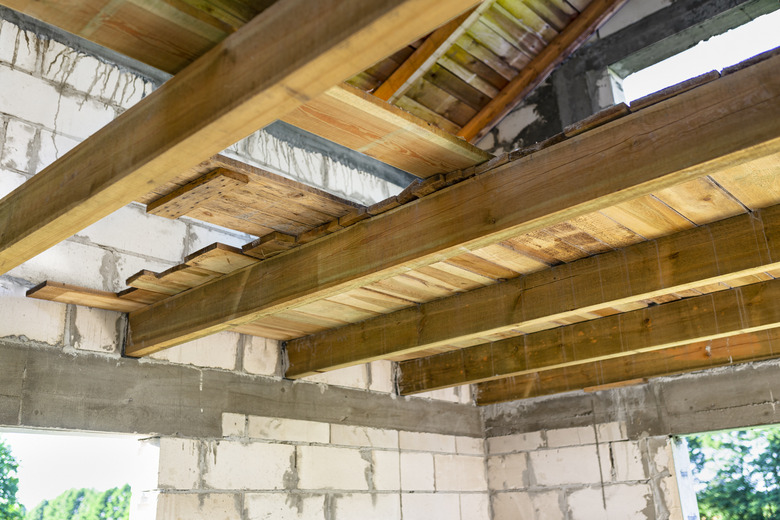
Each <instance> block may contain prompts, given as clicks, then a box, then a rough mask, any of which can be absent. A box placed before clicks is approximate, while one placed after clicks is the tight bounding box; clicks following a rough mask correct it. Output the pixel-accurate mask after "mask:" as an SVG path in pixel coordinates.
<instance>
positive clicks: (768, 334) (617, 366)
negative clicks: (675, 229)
mask: <svg viewBox="0 0 780 520" xmlns="http://www.w3.org/2000/svg"><path fill="white" fill-rule="evenodd" d="M779 353H780V329H777V328H775V329H769V330H765V331H760V332H754V333H750V334H740V335H736V336H730V337H727V338H721V339H716V340H712V341H705V342H699V343H693V344H690V345H682V346H679V347H673V348H669V349H665V350H661V351H654V352H646V353H641V354H635V355H633V356H626V357H619V358H614V359H608V360H604V361H598V362H595V363H586V364H582V365H577V366H575V367H567V368H561V369H556V370H546V371H544V372H539V373H536V374H528V375H524V376H517V377H509V378H506V379H499V380H496V381H490V382H486V383H480V384H478V385H476V399H477V404H479V405H488V404H493V403H499V402H503V401H512V400H515V399H526V398H530V397H538V396H542V395H551V394H556V393H561V392H569V391H572V390H580V389H582V388H588V387H596V386H600V387H603V386H604V385H610V384H618V383H622V382H627V381H636V380H645V379H649V378H653V377H660V376H668V375H673V374H679V373H683V372H692V371H695V370H704V369H707V368H715V367H722V366H730V365H735V364H739V363H746V362H750V361H759V360H762V359H768V358H774V357H777V355H778V354H779Z"/></svg>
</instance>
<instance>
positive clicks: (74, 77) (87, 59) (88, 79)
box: [67, 54, 104, 94]
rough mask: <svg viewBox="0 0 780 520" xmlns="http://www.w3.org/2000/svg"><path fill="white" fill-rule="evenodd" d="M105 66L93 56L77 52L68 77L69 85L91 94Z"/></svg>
mask: <svg viewBox="0 0 780 520" xmlns="http://www.w3.org/2000/svg"><path fill="white" fill-rule="evenodd" d="M103 66H104V65H103V64H102V63H101V62H99V61H98V60H97V59H95V58H93V57H92V56H88V55H86V54H77V55H76V57H75V59H74V61H73V66H72V67H71V69H70V73H69V74H68V77H67V83H68V85H70V86H71V87H73V88H74V89H76V90H79V91H81V92H84V93H85V94H89V93H90V91H92V89H93V87H94V86H95V85H96V84H97V82H98V80H99V78H100V70H101V69H102V68H103Z"/></svg>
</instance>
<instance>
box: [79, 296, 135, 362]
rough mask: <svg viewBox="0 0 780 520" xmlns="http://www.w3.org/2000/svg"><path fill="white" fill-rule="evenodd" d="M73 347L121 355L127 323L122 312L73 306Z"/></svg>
mask: <svg viewBox="0 0 780 520" xmlns="http://www.w3.org/2000/svg"><path fill="white" fill-rule="evenodd" d="M72 315H73V322H72V323H71V329H70V342H71V345H72V346H73V347H74V348H76V349H79V350H91V351H93V352H105V353H115V354H118V353H119V349H120V347H121V343H122V341H123V338H124V329H125V325H126V321H125V319H124V315H123V314H122V313H121V312H114V311H106V310H103V309H92V308H89V307H82V306H73V310H72Z"/></svg>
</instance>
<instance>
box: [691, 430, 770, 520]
mask: <svg viewBox="0 0 780 520" xmlns="http://www.w3.org/2000/svg"><path fill="white" fill-rule="evenodd" d="M688 446H689V448H690V453H691V462H692V463H693V465H694V466H695V467H696V470H697V471H696V474H697V478H698V479H699V480H700V482H701V483H702V484H705V487H704V488H703V489H702V490H701V491H700V492H699V493H697V499H698V501H699V512H700V514H701V515H702V519H711V520H780V427H774V428H766V429H755V430H743V431H731V432H721V433H709V434H701V435H695V436H691V437H688ZM707 475H712V477H711V478H709V479H708V480H704V479H706V478H707V477H706V476H707Z"/></svg>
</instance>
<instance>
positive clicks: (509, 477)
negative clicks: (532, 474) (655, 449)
mask: <svg viewBox="0 0 780 520" xmlns="http://www.w3.org/2000/svg"><path fill="white" fill-rule="evenodd" d="M487 464H488V467H487V475H488V484H489V487H490V490H491V491H495V490H509V489H525V488H527V487H528V484H529V482H528V454H526V453H510V454H507V455H500V456H496V457H489V458H488V461H487Z"/></svg>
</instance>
